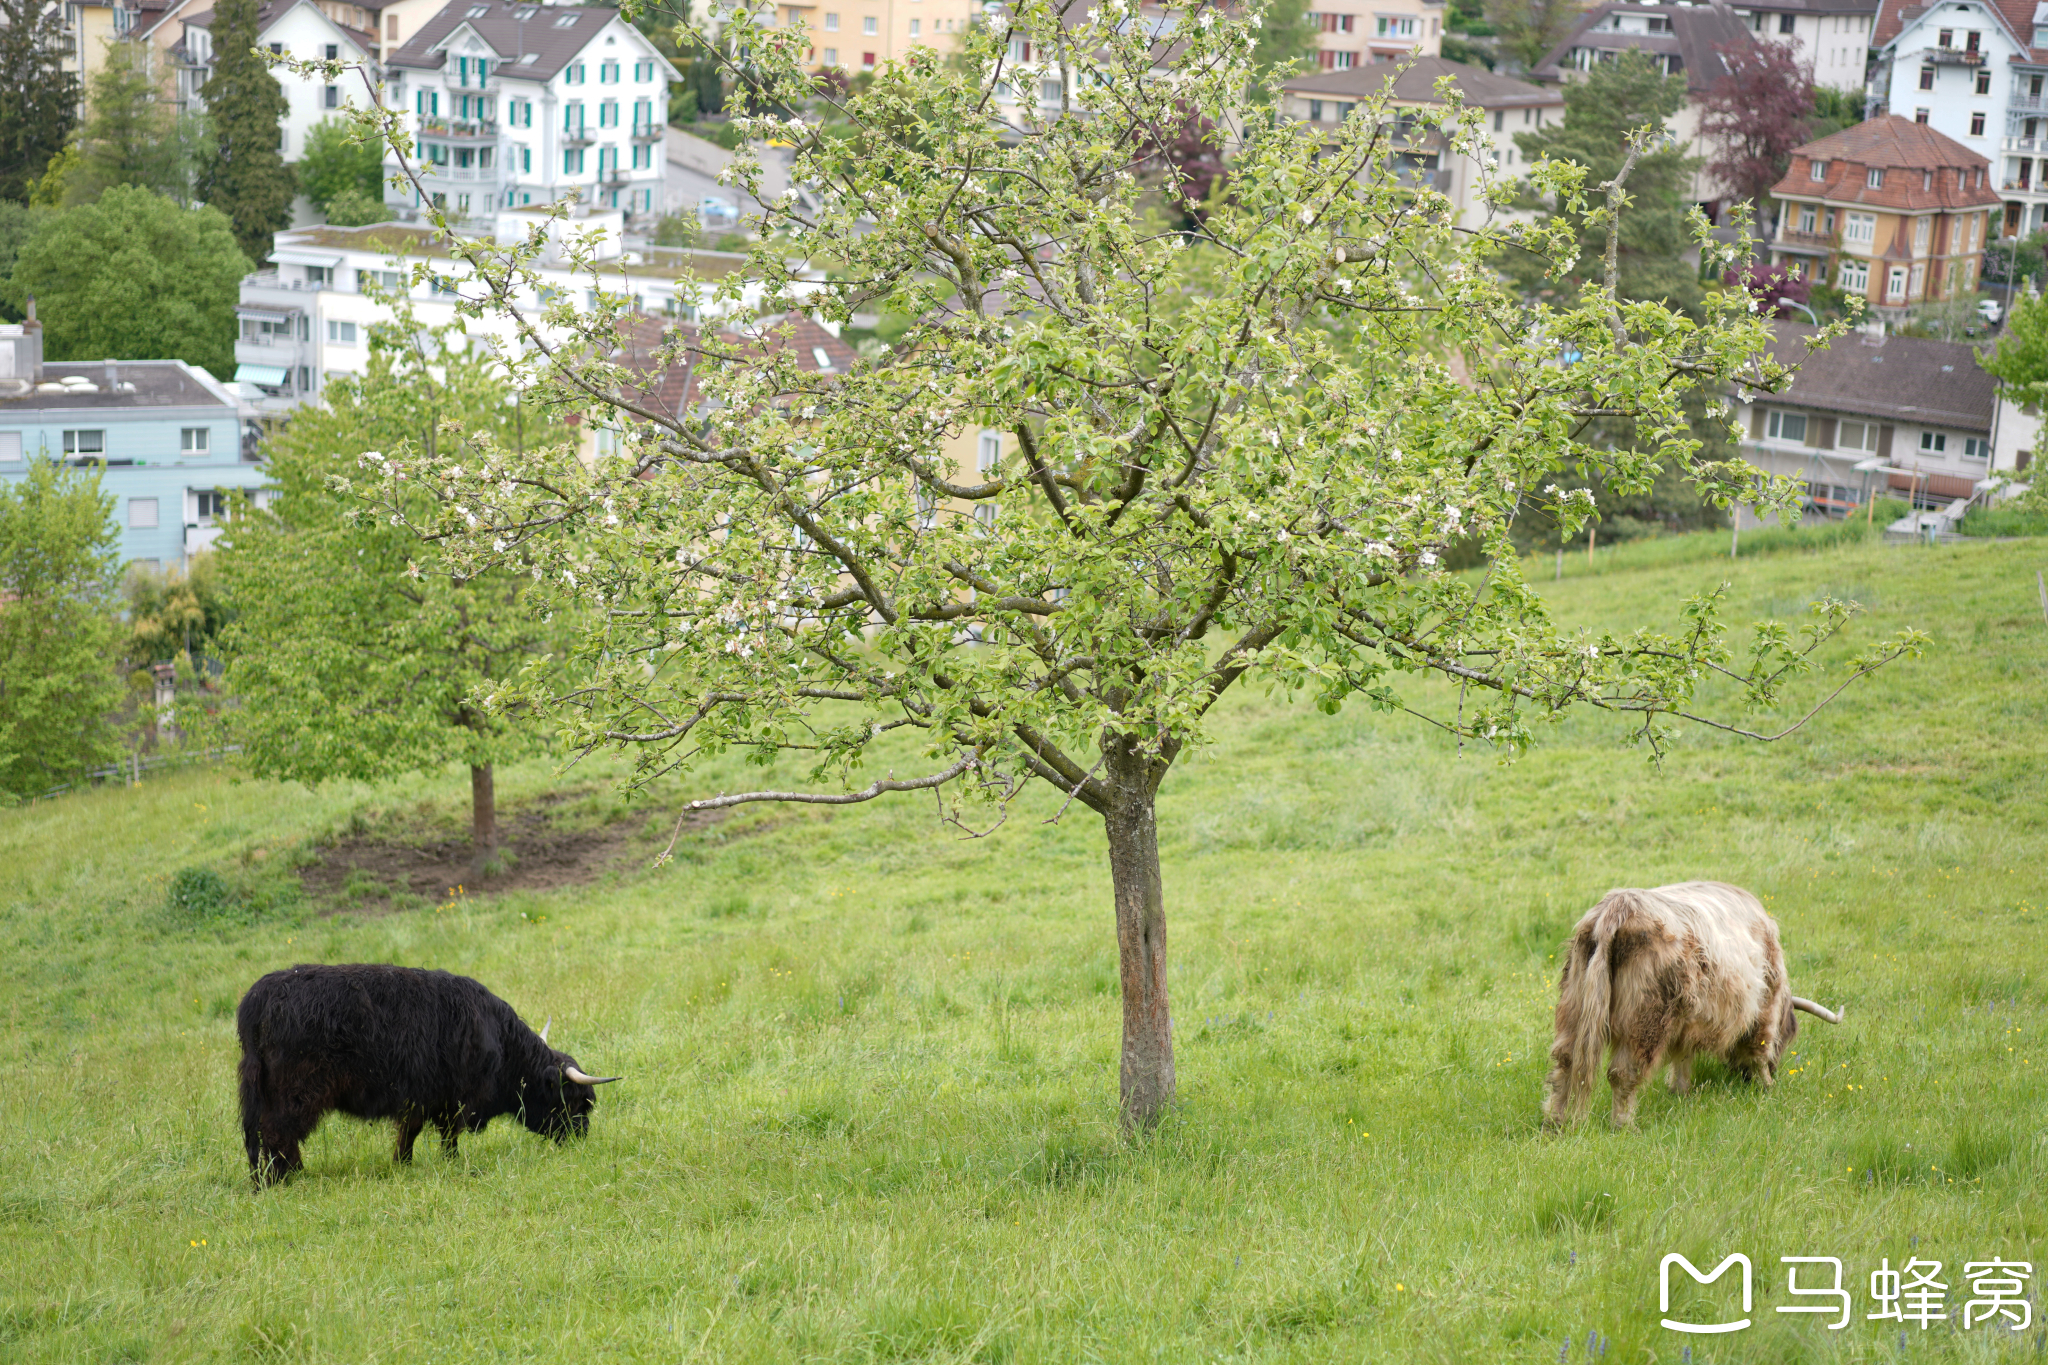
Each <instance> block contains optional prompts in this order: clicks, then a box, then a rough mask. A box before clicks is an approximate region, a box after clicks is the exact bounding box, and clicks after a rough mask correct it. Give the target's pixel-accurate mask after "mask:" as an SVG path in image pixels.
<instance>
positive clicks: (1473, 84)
mask: <svg viewBox="0 0 2048 1365" xmlns="http://www.w3.org/2000/svg"><path fill="white" fill-rule="evenodd" d="M1444 76H1449V77H1451V78H1452V79H1453V80H1454V81H1456V82H1457V85H1458V89H1459V91H1460V92H1461V93H1462V94H1463V95H1464V96H1465V103H1467V104H1469V105H1472V106H1473V107H1475V108H1479V109H1503V108H1505V109H1514V108H1521V107H1523V106H1525V105H1535V104H1557V103H1560V102H1561V97H1560V96H1559V95H1558V93H1557V91H1555V90H1546V89H1544V88H1543V87H1542V86H1540V85H1531V84H1529V83H1528V82H1527V81H1518V80H1516V79H1515V78H1514V77H1512V76H1500V75H1496V74H1494V73H1493V72H1491V71H1488V70H1487V69H1486V68H1485V67H1483V66H1467V65H1465V64H1464V63H1463V62H1454V61H1451V60H1449V59H1448V58H1444V57H1413V58H1407V57H1404V58H1402V59H1401V61H1400V62H1398V63H1396V62H1375V63H1374V64H1372V65H1370V66H1354V67H1352V68H1351V69H1350V70H1349V71H1311V72H1309V73H1308V74H1307V75H1304V76H1296V77H1295V78H1294V79H1293V80H1291V81H1288V82H1287V84H1286V86H1285V87H1284V88H1285V89H1286V90H1288V91H1289V92H1290V93H1292V94H1296V95H1334V96H1337V97H1339V98H1346V97H1348V98H1351V99H1359V100H1363V99H1370V98H1371V97H1372V96H1374V95H1377V94H1379V92H1380V90H1381V88H1382V87H1383V86H1385V85H1386V83H1387V82H1388V81H1389V80H1391V81H1393V83H1394V98H1395V99H1396V100H1399V101H1401V102H1403V103H1406V104H1435V103H1437V102H1438V101H1437V95H1436V83H1437V81H1438V80H1439V79H1441V78H1442V77H1444Z"/></svg>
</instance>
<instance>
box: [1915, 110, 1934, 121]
mask: <svg viewBox="0 0 2048 1365" xmlns="http://www.w3.org/2000/svg"><path fill="white" fill-rule="evenodd" d="M1932 112H1933V111H1931V110H1928V109H1915V110H1914V111H1913V122H1915V123H1925V122H1927V118H1928V115H1929V114H1930V113H1932Z"/></svg>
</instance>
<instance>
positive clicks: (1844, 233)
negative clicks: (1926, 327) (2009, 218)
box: [1769, 114, 2000, 313]
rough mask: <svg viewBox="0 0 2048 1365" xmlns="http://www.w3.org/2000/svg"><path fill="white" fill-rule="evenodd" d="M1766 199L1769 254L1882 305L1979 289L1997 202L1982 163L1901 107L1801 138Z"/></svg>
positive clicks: (1890, 307)
mask: <svg viewBox="0 0 2048 1365" xmlns="http://www.w3.org/2000/svg"><path fill="white" fill-rule="evenodd" d="M1771 198H1772V200H1773V201H1774V203H1773V214H1774V215H1775V217H1776V219H1777V227H1776V231H1775V232H1774V233H1773V234H1772V236H1771V239H1770V244H1769V245H1770V254H1771V261H1772V262H1773V263H1774V264H1778V265H1783V266H1785V267H1787V268H1788V269H1790V270H1791V271H1792V273H1793V274H1795V275H1798V276H1800V277H1801V278H1803V279H1810V280H1813V281H1815V282H1816V283H1819V284H1827V285H1832V286H1833V287H1835V288H1837V289H1840V290H1842V291H1844V292H1845V293H1852V294H1860V295H1862V296H1863V297H1864V298H1866V299H1868V300H1869V302H1870V305H1871V307H1873V308H1875V309H1877V310H1879V311H1880V312H1881V313H1882V312H1896V311H1897V310H1901V309H1905V308H1908V307H1912V306H1913V305H1916V304H1923V303H1934V302H1939V301H1941V300H1944V299H1952V298H1958V297H1967V296H1969V295H1972V294H1974V293H1975V292H1976V288H1977V274H1978V269H1979V267H1980V265H1981V264H1982V259H1983V252H1984V244H1985V242H1986V240H1987V239H1988V238H1989V235H1990V234H1991V232H1992V231H1994V223H1995V221H1996V218H1997V214H1998V210H1999V203H2000V201H1999V196H1998V192H1997V190H1995V189H1994V188H1993V187H1992V184H1991V176H1990V163H1989V162H1987V161H1986V160H1985V159H1984V158H1983V157H1981V156H1979V155H1977V154H1976V153H1974V152H1972V151H1971V150H1970V149H1969V148H1968V147H1965V146H1963V145H1962V144H1960V143H1958V142H1957V141H1955V139H1953V138H1950V137H1947V136H1944V135H1943V134H1941V133H1939V132H1936V131H1935V130H1934V129H1933V128H1930V127H1928V126H1927V125H1926V124H1922V123H1915V122H1914V121H1913V120H1912V119H1909V118H1905V117H1903V116H1901V115H1899V114H1887V115H1885V116H1884V117H1883V118H1877V119H1872V120H1870V121H1869V122H1867V123H1859V124H1857V125H1856V126H1855V127H1853V128H1844V129H1843V130H1842V131H1841V132H1839V133H1835V134H1832V135H1831V136H1828V137H1824V138H1821V139H1820V140H1819V141H1817V142H1809V143H1807V144H1806V145H1805V146H1804V147H1801V148H1799V149H1798V150H1797V151H1795V152H1793V154H1792V165H1791V169H1790V170H1788V171H1786V173H1785V178H1784V179H1782V180H1780V181H1779V182H1778V183H1777V184H1776V185H1774V186H1772V187H1771Z"/></svg>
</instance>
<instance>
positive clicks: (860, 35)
mask: <svg viewBox="0 0 2048 1365" xmlns="http://www.w3.org/2000/svg"><path fill="white" fill-rule="evenodd" d="M981 12H982V0H817V3H815V4H789V3H787V2H786V0H785V2H784V3H780V4H777V5H775V6H774V7H773V8H772V10H768V11H765V12H764V13H763V17H762V22H764V23H772V24H776V25H780V26H783V27H791V26H794V25H796V24H798V23H802V24H803V25H804V28H805V30H806V31H807V32H808V34H809V35H810V40H811V57H812V60H814V61H815V62H816V63H817V64H818V66H819V67H820V68H823V69H825V70H834V71H844V72H846V73H847V74H848V75H859V74H860V73H861V72H863V71H873V70H875V69H876V68H877V67H879V66H881V64H882V63H884V62H890V61H902V60H903V59H904V58H905V57H907V56H909V55H910V52H911V50H912V49H913V48H919V47H929V48H935V49H937V50H939V51H941V52H951V51H957V50H958V48H959V46H960V36H961V35H962V34H964V33H966V32H967V26H968V25H969V24H971V23H972V22H973V21H974V19H975V17H976V16H977V15H979V14H980V13H981Z"/></svg>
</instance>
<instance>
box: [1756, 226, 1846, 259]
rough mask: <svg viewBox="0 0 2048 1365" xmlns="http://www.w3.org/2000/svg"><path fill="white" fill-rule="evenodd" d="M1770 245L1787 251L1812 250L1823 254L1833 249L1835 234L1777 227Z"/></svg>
mask: <svg viewBox="0 0 2048 1365" xmlns="http://www.w3.org/2000/svg"><path fill="white" fill-rule="evenodd" d="M1772 245H1774V246H1780V247H1783V248H1784V249H1785V250H1787V251H1812V252H1819V253H1822V254H1825V253H1827V252H1830V251H1833V250H1834V249H1835V234H1834V233H1832V232H1818V231H1815V232H1802V231H1800V230H1799V229H1798V228H1794V227H1788V228H1780V229H1778V235H1777V237H1776V238H1775V239H1773V242H1772Z"/></svg>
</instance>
